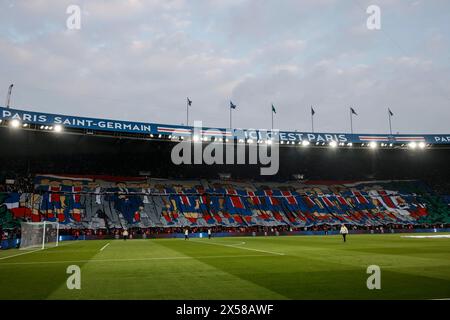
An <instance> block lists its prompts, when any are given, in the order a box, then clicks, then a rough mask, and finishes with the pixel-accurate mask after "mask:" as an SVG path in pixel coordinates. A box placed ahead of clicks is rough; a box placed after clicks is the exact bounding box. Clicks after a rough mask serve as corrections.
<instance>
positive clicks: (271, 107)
mask: <svg viewBox="0 0 450 320" xmlns="http://www.w3.org/2000/svg"><path fill="white" fill-rule="evenodd" d="M270 113H271V114H272V130H273V103H272V105H271V106H270Z"/></svg>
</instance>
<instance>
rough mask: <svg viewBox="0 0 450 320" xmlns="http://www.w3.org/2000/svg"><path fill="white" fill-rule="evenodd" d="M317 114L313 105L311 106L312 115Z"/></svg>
mask: <svg viewBox="0 0 450 320" xmlns="http://www.w3.org/2000/svg"><path fill="white" fill-rule="evenodd" d="M315 114H316V112H315V111H314V109H313V107H311V115H312V116H313V115H315Z"/></svg>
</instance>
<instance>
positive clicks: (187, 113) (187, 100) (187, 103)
mask: <svg viewBox="0 0 450 320" xmlns="http://www.w3.org/2000/svg"><path fill="white" fill-rule="evenodd" d="M186 126H189V98H188V99H186Z"/></svg>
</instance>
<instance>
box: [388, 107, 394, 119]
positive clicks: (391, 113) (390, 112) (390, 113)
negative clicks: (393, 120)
mask: <svg viewBox="0 0 450 320" xmlns="http://www.w3.org/2000/svg"><path fill="white" fill-rule="evenodd" d="M388 111H389V115H390V116H391V117H392V116H393V115H394V113H393V112H392V111H391V109H389V108H388Z"/></svg>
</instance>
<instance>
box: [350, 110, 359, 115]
mask: <svg viewBox="0 0 450 320" xmlns="http://www.w3.org/2000/svg"><path fill="white" fill-rule="evenodd" d="M350 111H351V112H352V114H354V115H355V116H357V115H358V114H357V113H356V111H355V109H353V108H350Z"/></svg>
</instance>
